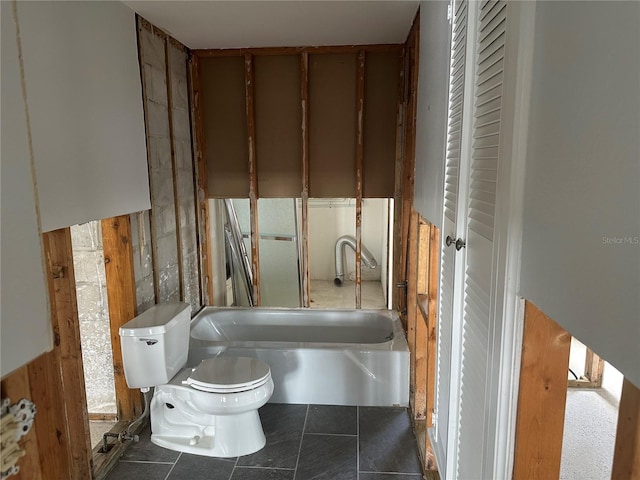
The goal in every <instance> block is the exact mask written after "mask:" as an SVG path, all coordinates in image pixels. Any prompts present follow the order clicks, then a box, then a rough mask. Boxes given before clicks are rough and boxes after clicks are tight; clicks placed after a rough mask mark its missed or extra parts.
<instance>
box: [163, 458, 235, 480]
mask: <svg viewBox="0 0 640 480" xmlns="http://www.w3.org/2000/svg"><path fill="white" fill-rule="evenodd" d="M235 464H236V459H235V458H234V459H232V460H229V459H223V458H214V457H203V456H201V455H189V454H188V453H183V454H182V455H181V456H180V458H179V459H178V461H177V462H176V466H175V467H174V468H173V470H172V471H171V475H169V478H168V480H229V476H230V475H231V472H232V471H233V467H234V466H235Z"/></svg>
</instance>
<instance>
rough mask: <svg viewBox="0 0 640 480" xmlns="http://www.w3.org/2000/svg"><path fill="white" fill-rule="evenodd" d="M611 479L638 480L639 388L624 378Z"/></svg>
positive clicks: (639, 442)
mask: <svg viewBox="0 0 640 480" xmlns="http://www.w3.org/2000/svg"><path fill="white" fill-rule="evenodd" d="M611 480H640V389H638V387H636V386H635V385H634V384H633V383H631V382H630V381H629V380H627V379H626V378H625V379H624V382H623V384H622V396H621V397H620V407H619V409H618V428H617V432H616V445H615V448H614V451H613V468H612V472H611Z"/></svg>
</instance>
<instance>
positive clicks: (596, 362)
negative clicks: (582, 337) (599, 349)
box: [569, 348, 604, 388]
mask: <svg viewBox="0 0 640 480" xmlns="http://www.w3.org/2000/svg"><path fill="white" fill-rule="evenodd" d="M603 373H604V359H602V358H600V357H599V356H598V355H596V354H595V353H594V352H593V350H591V349H590V348H587V353H586V355H585V360H584V375H583V376H582V377H581V378H578V379H570V380H569V388H600V387H602V374H603Z"/></svg>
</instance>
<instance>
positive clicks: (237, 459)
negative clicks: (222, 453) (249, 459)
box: [229, 455, 240, 480]
mask: <svg viewBox="0 0 640 480" xmlns="http://www.w3.org/2000/svg"><path fill="white" fill-rule="evenodd" d="M239 460H240V455H238V456H237V457H236V463H234V464H233V468H232V469H231V474H230V475H229V480H231V479H232V478H233V474H234V473H236V467H237V466H238V461H239Z"/></svg>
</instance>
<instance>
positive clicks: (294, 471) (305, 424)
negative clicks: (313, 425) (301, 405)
mask: <svg viewBox="0 0 640 480" xmlns="http://www.w3.org/2000/svg"><path fill="white" fill-rule="evenodd" d="M308 416H309V404H307V411H306V412H305V414H304V423H303V424H302V433H301V435H300V447H298V457H297V458H296V467H295V468H294V469H293V480H295V479H296V476H297V475H298V463H300V452H302V442H303V441H304V430H305V428H307V417H308Z"/></svg>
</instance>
